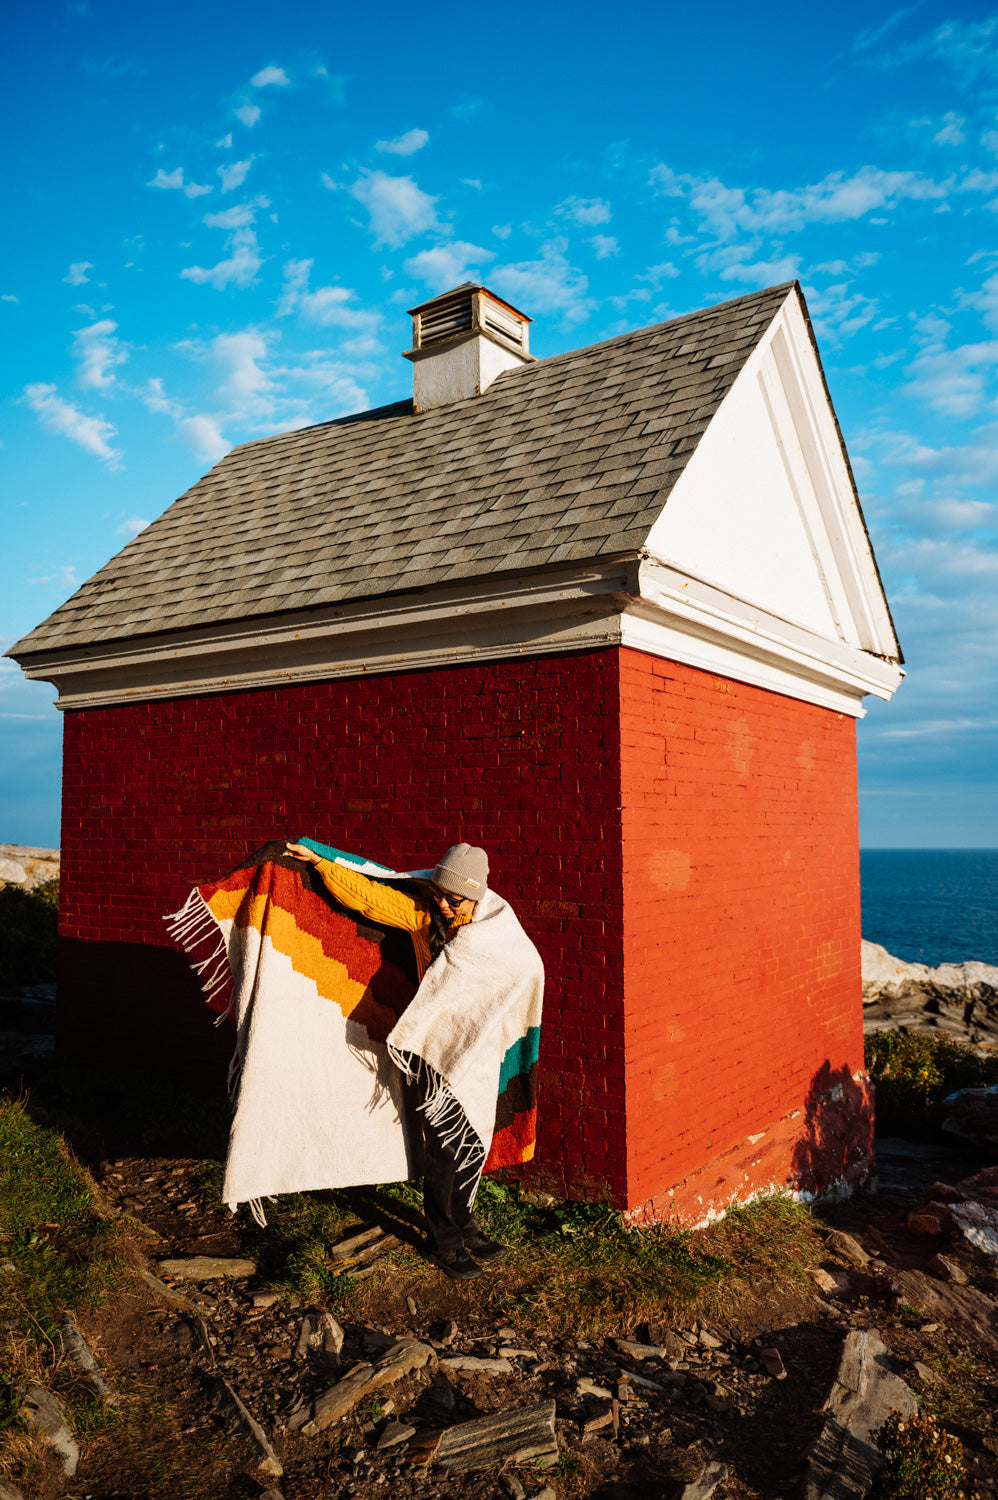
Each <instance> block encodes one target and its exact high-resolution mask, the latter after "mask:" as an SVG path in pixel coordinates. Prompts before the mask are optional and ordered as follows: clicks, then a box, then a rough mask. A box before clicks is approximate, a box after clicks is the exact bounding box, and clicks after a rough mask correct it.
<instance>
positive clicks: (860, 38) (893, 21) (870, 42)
mask: <svg viewBox="0 0 998 1500" xmlns="http://www.w3.org/2000/svg"><path fill="white" fill-rule="evenodd" d="M922 4H923V0H916V3H915V4H914V5H904V6H902V7H901V9H900V10H893V11H891V13H890V15H889V16H888V17H887V18H886V20H883V21H881V22H880V24H879V25H878V26H871V27H869V28H868V29H867V30H866V31H860V32H857V34H856V36H855V37H854V38H853V44H852V45H853V51H854V52H866V51H868V50H869V48H871V47H875V46H876V44H877V43H878V42H879V41H880V40H881V38H882V37H885V36H886V35H887V33H888V32H889V31H893V30H894V28H895V26H899V25H900V24H901V22H902V21H903V20H904V19H905V18H906V17H907V16H910V15H912V14H913V13H914V12H915V11H916V10H918V9H919V8H920V7H921V5H922Z"/></svg>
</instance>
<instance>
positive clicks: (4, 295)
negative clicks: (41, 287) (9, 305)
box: [0, 292, 21, 302]
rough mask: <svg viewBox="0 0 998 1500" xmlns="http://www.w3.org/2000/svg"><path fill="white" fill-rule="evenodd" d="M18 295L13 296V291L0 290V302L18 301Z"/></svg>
mask: <svg viewBox="0 0 998 1500" xmlns="http://www.w3.org/2000/svg"><path fill="white" fill-rule="evenodd" d="M20 300H21V299H20V297H15V296H14V293H13V292H0V302H20Z"/></svg>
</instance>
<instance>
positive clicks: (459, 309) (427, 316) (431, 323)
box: [419, 292, 471, 349]
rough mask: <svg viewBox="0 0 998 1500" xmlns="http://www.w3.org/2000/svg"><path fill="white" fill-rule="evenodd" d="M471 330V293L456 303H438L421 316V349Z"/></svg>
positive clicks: (467, 293)
mask: <svg viewBox="0 0 998 1500" xmlns="http://www.w3.org/2000/svg"><path fill="white" fill-rule="evenodd" d="M470 328H471V293H470V292H466V293H465V295H464V296H463V297H461V298H460V299H459V300H457V301H454V302H449V303H448V302H445V303H444V304H443V305H442V306H441V304H440V303H437V304H436V305H435V306H433V307H430V308H428V309H427V311H426V312H424V313H422V314H420V316H419V347H420V348H421V349H424V348H425V347H426V345H427V344H435V343H436V342H437V341H438V340H439V339H449V338H450V337H451V336H452V335H453V334H455V333H464V332H465V331H466V330H467V329H470Z"/></svg>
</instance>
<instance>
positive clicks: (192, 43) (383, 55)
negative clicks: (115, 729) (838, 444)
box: [0, 0, 998, 847]
mask: <svg viewBox="0 0 998 1500" xmlns="http://www.w3.org/2000/svg"><path fill="white" fill-rule="evenodd" d="M5 52H6V55H7V58H8V70H7V79H6V86H5V91H4V98H3V101H2V104H0V110H2V111H3V113H4V114H5V115H6V116H7V118H6V119H5V120H4V121H3V128H4V134H5V139H6V140H7V141H8V142H13V143H14V152H13V167H12V170H11V171H10V172H9V175H8V186H7V194H6V199H7V204H8V209H7V225H8V228H7V232H6V234H5V236H4V248H3V251H2V269H0V298H2V300H0V327H2V330H3V333H2V344H0V347H2V350H3V356H2V368H3V392H2V419H0V421H2V426H0V439H2V443H3V446H2V448H0V465H2V470H3V489H2V494H3V532H4V538H5V542H6V554H5V558H4V582H5V588H4V591H3V598H2V604H0V638H2V649H5V648H6V646H7V645H9V644H11V643H12V642H13V641H14V640H15V639H17V637H18V636H20V635H22V634H24V633H25V632H26V631H27V630H28V629H29V628H30V627H31V626H33V625H34V624H36V623H37V622H38V621H39V620H41V619H42V618H43V617H44V616H45V615H47V614H48V613H49V612H50V611H51V610H52V609H53V608H55V607H56V606H57V605H58V604H60V603H61V602H62V601H63V600H64V599H65V598H67V597H68V596H69V594H70V593H72V592H73V590H74V588H75V587H76V586H77V585H78V584H79V583H81V582H82V581H84V580H85V579H86V578H87V577H89V576H90V574H92V573H93V572H94V571H95V570H96V569H97V568H98V567H99V566H101V564H103V563H104V562H105V561H106V560H107V558H108V557H110V556H111V555H112V554H113V553H114V552H115V551H117V550H118V549H119V547H121V546H122V545H123V544H124V542H125V541H126V540H127V539H128V538H129V537H130V536H131V535H133V534H134V533H135V531H136V530H137V529H139V528H140V527H141V526H142V525H144V524H145V523H147V522H148V521H150V520H151V519H152V518H153V517H155V516H156V515H158V514H159V513H160V512H161V511H162V510H164V509H165V508H166V506H167V505H169V504H170V502H171V501H172V500H173V499H175V498H176V496H177V495H179V494H181V493H182V492H183V491H184V490H185V489H187V488H188V486H190V485H191V484H192V483H193V482H194V481H195V480H196V479H197V478H198V476H199V475H200V474H201V473H203V472H204V470H205V469H206V468H207V467H208V466H209V465H210V464H211V463H212V462H213V461H215V460H216V459H217V458H219V457H221V455H222V454H223V453H224V452H225V451H226V450H227V448H228V447H230V446H231V445H232V444H234V443H238V442H244V441H246V440H247V439H249V438H253V437H256V436H259V435H261V434H265V433H269V432H273V431H275V430H277V429H279V428H282V427H292V426H300V425H302V424H305V423H308V422H315V421H322V420H325V419H327V418H330V417H335V416H339V415H342V414H344V413H348V412H351V411H356V410H359V409H361V408H364V407H366V406H373V405H378V404H380V403H382V402H385V401H391V400H396V399H399V398H400V397H403V396H405V395H407V394H408V393H409V392H410V391H411V366H410V365H409V364H408V363H407V362H406V361H404V360H403V359H401V358H400V357H399V356H400V353H401V351H402V350H403V349H404V348H407V347H408V345H409V327H408V320H407V319H406V317H405V309H406V308H407V307H410V306H412V305H413V304H414V303H415V302H418V301H421V300H424V299H425V298H426V297H427V296H429V295H432V294H433V293H434V292H436V291H438V290H442V289H444V288H446V287H448V286H450V285H453V284H455V283H457V282H459V281H462V280H464V279H467V278H469V277H475V278H478V277H481V278H484V279H485V280H486V282H487V283H488V284H489V285H490V286H492V287H494V288H495V290H496V291H498V292H500V293H501V294H504V295H505V296H507V297H508V298H509V299H510V300H511V301H513V302H514V303H516V304H517V305H518V306H520V307H522V308H523V310H524V311H526V312H528V313H530V314H532V315H533V317H534V319H535V322H534V325H533V328H532V330H531V339H532V343H531V347H532V350H533V352H534V353H536V354H538V355H541V356H543V355H546V354H554V353H558V352H560V351H562V350H565V349H571V348H577V347H579V346H581V345H585V344H589V343H593V342H595V341H596V340H598V339H601V338H606V337H608V336H611V335H613V334H616V333H621V332H624V331H626V330H628V329H630V328H635V327H641V326H644V325H646V324H649V323H654V322H658V321H660V320H662V319H666V318H669V317H673V316H676V315H678V314H680V313H683V312H688V311H690V310H692V309H695V308H698V307H703V306H707V305H709V304H711V303H713V302H718V301H724V300H726V299H728V298H730V297H733V296H737V295H739V294H740V293H742V292H746V291H751V290H754V289H755V288H758V287H762V286H766V285H769V284H772V283H774V282H778V281H783V280H786V279H788V278H789V277H792V276H798V277H799V278H800V280H801V282H802V284H803V286H804V289H805V294H806V296H807V299H808V303H809V306H810V309H811V313H812V317H813V318H814V321H815V325H816V329H817V333H818V338H819V343H820V347H821V351H822V356H823V359H824V362H825V369H826V373H827V376H828V380H829V384H830V387H831V391H832V396H833V400H834V402H835V405H836V409H837V411H838V414H839V418H840V421H841V423H842V427H843V430H844V433H845V437H846V441H847V444H848V446H849V450H850V454H851V457H852V460H853V464H854V467H855V470H856V474H857V479H858V482H859V486H860V491H861V495H862V498H863V503H864V507H865V511H866V516H867V520H868V523H869V525H870V529H871V532H872V535H873V540H874V545H875V548H876V552H877V556H878V560H879V563H880V567H881V571H882V573H883V576H884V580H885V583H886V586H887V591H888V596H889V598H890V601H891V605H892V609H893V611H894V616H895V620H896V623H897V626H898V632H899V634H900V637H901V640H902V644H903V646H904V650H905V655H906V658H907V664H908V670H909V676H908V678H907V680H906V681H905V683H904V684H903V685H902V687H901V689H900V691H899V692H898V694H897V696H896V697H895V699H894V700H893V702H891V703H890V704H886V705H884V704H879V703H873V704H872V706H871V709H870V713H869V716H868V718H867V719H866V720H865V721H863V723H861V725H860V727H859V744H860V805H861V816H862V838H863V842H864V844H866V845H868V846H871V845H881V846H896V847H900V846H908V847H921V846H926V847H928V846H944V847H945V846H956V847H959V846H998V745H996V740H998V735H996V725H998V628H996V627H998V548H996V541H998V507H996V503H995V483H996V479H998V380H996V373H998V233H996V231H998V11H992V10H989V9H988V8H987V7H986V6H985V7H974V6H967V5H962V6H959V5H958V6H955V7H954V6H953V5H950V4H946V3H938V4H936V3H932V0H924V3H916V4H912V5H907V6H901V7H892V6H890V5H883V6H880V5H871V4H870V3H868V0H864V3H863V4H848V3H847V4H839V5H836V6H834V7H832V6H827V7H803V8H802V7H799V6H793V7H791V6H789V5H785V4H781V3H777V4H770V5H763V6H762V7H749V6H745V5H744V4H741V3H739V4H714V5H706V6H701V7H690V6H688V5H678V4H661V3H660V4H634V3H627V0H624V3H622V4H619V5H618V6H616V7H615V8H613V9H609V8H607V7H606V6H604V5H602V4H600V5H596V4H590V3H585V0H584V3H573V4H571V5H569V4H564V3H560V0H554V3H548V4H541V5H536V4H535V5H531V6H526V5H523V4H512V5H507V6H506V7H504V8H502V9H501V10H496V9H492V8H490V9H489V10H484V9H483V10H479V9H476V8H475V7H468V6H467V5H460V6H459V5H449V4H431V5H429V6H427V7H423V8H419V7H414V6H412V5H400V4H397V3H394V0H389V3H385V4H381V5H378V6H367V7H358V6H355V5H350V6H347V5H343V4H336V3H332V4H330V3H326V4H323V5H321V6H320V5H310V4H305V3H301V0H286V3H285V4H284V5H281V6H273V5H269V4H268V5H263V4H260V3H258V0H248V3H243V4H240V5H239V6H238V7H237V6H235V5H225V4H219V5H215V6H204V5H200V6H193V5H191V4H190V3H189V0H177V3H175V4H173V5H171V6H169V7H165V6H137V5H134V4H129V5H125V4H122V3H108V0H68V3H66V0H62V3H59V4H50V3H46V0H41V3H38V4H36V5H33V6H19V7H16V8H13V9H12V12H11V13H9V19H8V23H7V32H6V36H5ZM52 698H53V690H52V689H51V688H50V687H49V686H48V685H45V684H29V683H26V682H25V681H24V680H23V679H22V678H21V675H20V672H19V670H18V669H17V668H16V667H15V665H14V664H13V663H12V662H10V661H6V662H3V663H2V664H0V736H2V747H3V748H2V761H0V765H2V786H0V842H17V843H28V844H41V845H55V844H57V843H58V833H59V819H58V803H59V754H60V716H59V714H58V713H57V712H56V711H55V710H54V709H53V708H52V707H51V700H52ZM868 701H869V700H868Z"/></svg>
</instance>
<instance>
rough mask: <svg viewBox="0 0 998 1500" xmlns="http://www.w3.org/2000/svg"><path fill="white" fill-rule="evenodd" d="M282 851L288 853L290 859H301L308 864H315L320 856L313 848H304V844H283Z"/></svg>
mask: <svg viewBox="0 0 998 1500" xmlns="http://www.w3.org/2000/svg"><path fill="white" fill-rule="evenodd" d="M284 852H285V854H290V855H291V858H292V859H303V860H305V862H306V863H307V864H310V865H317V864H318V863H319V860H320V859H321V858H322V856H321V854H316V852H315V850H314V849H306V848H305V845H304V844H285V845H284Z"/></svg>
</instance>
